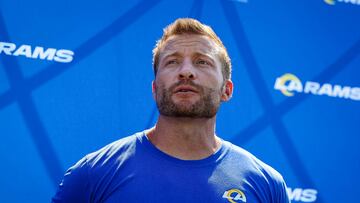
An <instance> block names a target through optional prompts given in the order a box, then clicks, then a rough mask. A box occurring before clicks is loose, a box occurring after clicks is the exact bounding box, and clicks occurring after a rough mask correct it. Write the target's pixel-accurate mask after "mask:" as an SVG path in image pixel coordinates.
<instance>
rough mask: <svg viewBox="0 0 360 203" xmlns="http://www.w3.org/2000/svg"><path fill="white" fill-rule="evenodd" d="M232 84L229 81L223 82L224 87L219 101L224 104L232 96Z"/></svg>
mask: <svg viewBox="0 0 360 203" xmlns="http://www.w3.org/2000/svg"><path fill="white" fill-rule="evenodd" d="M233 88H234V84H233V82H232V81H231V80H226V81H225V86H224V89H223V92H222V95H221V101H223V102H226V101H229V100H230V99H231V97H232V94H233Z"/></svg>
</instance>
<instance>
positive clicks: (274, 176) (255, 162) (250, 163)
mask: <svg viewBox="0 0 360 203" xmlns="http://www.w3.org/2000/svg"><path fill="white" fill-rule="evenodd" d="M227 143H228V145H230V146H231V153H230V158H232V159H234V160H239V161H241V163H240V164H241V165H243V166H246V168H247V169H248V171H249V172H250V174H252V175H256V176H261V178H265V179H267V180H269V179H271V180H274V181H276V182H283V177H282V175H281V174H280V173H279V172H278V171H277V170H275V169H274V168H273V167H271V166H270V165H268V164H267V163H265V162H264V161H262V160H260V159H259V158H257V157H256V156H255V155H253V154H252V153H250V152H249V151H247V150H246V149H244V148H242V147H240V146H237V145H234V144H232V143H230V142H227Z"/></svg>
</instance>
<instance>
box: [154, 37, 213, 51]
mask: <svg viewBox="0 0 360 203" xmlns="http://www.w3.org/2000/svg"><path fill="white" fill-rule="evenodd" d="M184 52H186V53H188V52H190V53H192V52H196V53H201V54H206V55H209V54H210V55H217V54H218V52H219V46H218V45H217V44H216V43H215V42H214V41H213V40H212V39H210V38H209V37H207V36H204V35H175V36H172V37H170V38H169V39H168V40H166V42H165V44H164V46H163V48H162V49H161V54H160V55H161V56H165V55H170V54H173V53H184Z"/></svg>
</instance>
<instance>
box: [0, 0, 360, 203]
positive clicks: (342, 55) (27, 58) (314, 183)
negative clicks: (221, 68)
mask: <svg viewBox="0 0 360 203" xmlns="http://www.w3.org/2000/svg"><path fill="white" fill-rule="evenodd" d="M178 17H193V18H196V19H199V20H200V21H202V22H204V23H206V24H209V25H211V26H212V27H213V29H214V30H215V31H216V32H217V33H218V35H219V36H220V38H221V39H222V40H223V42H224V44H225V46H226V47H227V49H228V51H229V54H230V57H231V58H232V62H233V81H234V84H235V91H234V96H233V99H232V100H231V101H230V102H228V103H225V104H224V105H223V106H222V107H221V110H220V112H219V115H218V124H217V133H218V134H219V135H220V136H221V137H222V138H223V139H227V140H230V141H232V142H234V143H235V144H237V145H240V146H241V147H243V148H245V149H247V150H249V151H250V152H252V153H253V154H255V155H256V156H258V157H259V158H261V159H262V160H264V161H265V162H267V163H269V164H270V165H272V166H273V167H274V168H276V169H277V170H278V171H280V172H281V173H282V174H283V176H284V178H285V179H286V181H287V184H288V187H289V189H288V192H289V194H290V197H291V199H292V200H293V201H294V202H319V203H320V202H322V203H324V202H328V203H338V202H358V196H357V193H358V190H359V186H357V183H359V182H360V175H359V174H358V172H359V171H360V157H359V154H360V148H359V144H360V138H359V136H360V130H359V124H360V88H359V87H360V57H359V56H360V26H359V22H358V21H359V19H360V1H356V0H355V1H350V0H325V1H324V0H312V1H295V0H292V1H280V0H272V1H260V0H237V1H236V0H207V1H204V0H197V1H196V0H194V1H189V0H188V1H181V2H180V1H166V0H163V1H160V0H142V1H135V0H131V1H130V0H128V1H115V0H103V1H101V3H100V2H99V1H92V0H88V1H72V0H71V1H70V0H62V1H45V0H32V1H20V0H0V138H1V142H0V159H1V167H0V180H1V183H2V184H1V186H0V196H1V202H48V201H49V199H50V197H51V196H52V195H53V194H54V192H55V189H56V187H57V185H58V183H59V181H60V180H61V177H62V175H63V173H64V172H65V170H66V169H67V168H68V167H70V166H71V165H72V164H74V163H75V162H76V161H77V160H78V159H80V158H81V157H82V156H84V155H85V154H87V153H89V152H91V151H94V150H97V149H99V148H100V147H102V146H104V145H106V144H107V143H110V142H112V141H114V140H117V139H119V138H121V137H124V136H127V135H130V134H132V133H135V132H137V131H140V130H143V129H144V128H148V127H150V126H152V125H154V123H155V121H156V118H157V115H158V112H157V109H156V106H155V103H154V101H153V99H152V96H151V81H152V79H153V72H152V66H151V60H152V53H151V50H152V48H153V46H154V44H155V40H157V39H158V38H160V37H161V35H162V28H163V27H164V26H166V25H168V24H169V23H171V22H172V21H173V20H175V19H176V18H178Z"/></svg>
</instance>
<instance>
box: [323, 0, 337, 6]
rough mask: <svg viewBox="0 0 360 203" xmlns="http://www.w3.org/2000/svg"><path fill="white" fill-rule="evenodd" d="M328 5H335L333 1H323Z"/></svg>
mask: <svg viewBox="0 0 360 203" xmlns="http://www.w3.org/2000/svg"><path fill="white" fill-rule="evenodd" d="M324 1H325V3H327V4H329V5H335V0H324Z"/></svg>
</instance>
